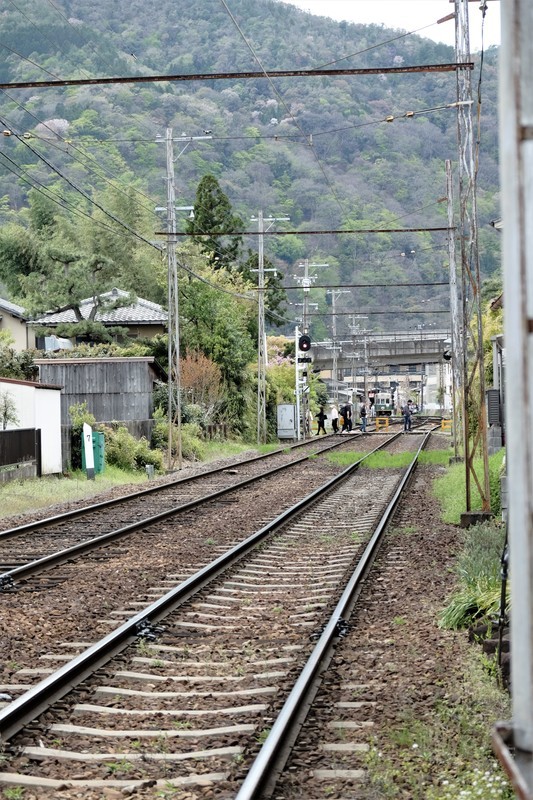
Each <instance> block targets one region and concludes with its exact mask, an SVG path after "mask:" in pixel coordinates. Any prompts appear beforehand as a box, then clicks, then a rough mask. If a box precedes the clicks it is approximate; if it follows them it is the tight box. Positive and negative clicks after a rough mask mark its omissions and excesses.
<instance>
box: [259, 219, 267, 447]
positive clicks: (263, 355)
mask: <svg viewBox="0 0 533 800" xmlns="http://www.w3.org/2000/svg"><path fill="white" fill-rule="evenodd" d="M257 229H258V231H259V245H258V252H259V262H258V270H257V272H258V283H257V287H258V290H259V292H258V294H259V296H258V305H259V308H258V325H257V444H264V443H265V442H266V438H267V436H266V427H267V423H266V362H267V352H266V333H265V256H264V236H263V232H264V227H263V212H262V211H259V213H258V215H257Z"/></svg>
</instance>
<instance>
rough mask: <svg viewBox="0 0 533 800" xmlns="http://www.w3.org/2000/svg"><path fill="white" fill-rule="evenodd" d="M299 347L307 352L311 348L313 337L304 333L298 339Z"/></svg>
mask: <svg viewBox="0 0 533 800" xmlns="http://www.w3.org/2000/svg"><path fill="white" fill-rule="evenodd" d="M298 349H299V350H301V351H302V352H304V353H307V352H308V350H310V349H311V337H310V336H308V335H307V333H304V334H302V335H301V336H300V338H299V339H298Z"/></svg>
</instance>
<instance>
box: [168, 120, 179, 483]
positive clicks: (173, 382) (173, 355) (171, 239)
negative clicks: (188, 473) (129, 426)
mask: <svg viewBox="0 0 533 800" xmlns="http://www.w3.org/2000/svg"><path fill="white" fill-rule="evenodd" d="M165 142H166V153H167V233H168V238H167V259H168V276H167V278H168V285H167V293H168V469H169V470H170V469H172V463H173V462H172V430H173V426H174V421H175V422H176V427H177V436H178V441H177V455H178V469H181V468H182V451H181V372H180V329H179V296H178V268H177V263H176V237H175V235H174V234H175V233H176V209H175V203H176V198H175V193H174V152H173V146H172V128H167V131H166V138H165ZM174 386H175V387H176V413H175V414H174V413H173V406H174V397H173V387H174Z"/></svg>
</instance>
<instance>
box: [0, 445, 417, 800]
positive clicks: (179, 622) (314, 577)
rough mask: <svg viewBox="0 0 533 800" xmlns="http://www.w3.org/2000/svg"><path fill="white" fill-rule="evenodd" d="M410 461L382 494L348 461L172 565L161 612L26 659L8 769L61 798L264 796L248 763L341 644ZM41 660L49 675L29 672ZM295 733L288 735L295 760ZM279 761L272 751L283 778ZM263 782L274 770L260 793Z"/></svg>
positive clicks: (0, 717) (127, 615)
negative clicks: (238, 535) (212, 546)
mask: <svg viewBox="0 0 533 800" xmlns="http://www.w3.org/2000/svg"><path fill="white" fill-rule="evenodd" d="M423 440H424V437H423V436H419V435H411V436H408V437H399V440H398V447H400V448H401V449H405V450H412V449H413V448H414V449H415V450H416V449H417V448H418V447H419V446H420V444H421V442H422V441H423ZM414 463H415V461H413V464H414ZM410 469H414V466H413V467H411V468H410ZM399 473H402V474H403V473H404V470H387V474H386V476H383V475H382V476H381V480H380V491H379V492H376V491H375V490H374V489H373V488H372V486H370V485H369V482H368V480H367V479H366V476H364V475H362V473H360V472H357V471H356V470H354V469H353V468H350V469H348V470H346V471H345V472H344V473H343V475H342V479H341V478H339V477H335V478H333V479H331V480H330V481H328V484H327V486H326V487H325V488H323V489H320V490H317V491H316V492H313V494H312V496H311V497H310V498H308V499H307V500H306V501H305V502H301V503H299V504H297V507H296V508H291V509H289V510H288V511H287V512H286V513H284V514H283V515H280V517H279V518H278V519H277V520H275V521H274V522H273V523H269V525H267V526H264V527H263V528H262V529H261V530H260V531H258V532H257V533H256V534H255V535H254V536H252V537H249V538H248V540H247V541H246V542H244V543H241V544H239V545H238V546H236V547H234V548H232V550H231V551H230V552H226V553H223V554H222V555H221V556H219V558H217V559H215V561H213V562H212V563H211V564H210V565H209V566H208V567H205V568H204V569H202V570H200V571H199V572H198V574H197V575H196V576H193V577H191V578H189V579H187V580H185V581H183V582H182V583H181V584H179V585H178V586H175V584H176V580H177V579H179V576H177V575H175V574H168V575H167V576H166V579H165V581H162V582H160V583H161V585H160V586H159V587H155V586H154V587H153V588H152V589H151V591H150V592H149V593H148V594H149V595H150V596H151V597H152V598H155V597H156V596H157V599H156V600H155V601H154V602H152V603H151V605H150V606H149V607H148V609H143V611H141V612H138V610H137V609H138V605H139V604H142V605H146V602H147V598H139V600H138V601H136V602H134V603H132V604H130V605H129V606H127V607H124V608H123V609H121V610H120V614H119V616H120V617H122V618H123V619H124V620H125V621H124V623H123V624H122V625H120V626H119V628H118V629H116V630H114V631H113V632H112V633H110V634H109V635H108V636H107V637H104V641H103V642H102V643H101V644H99V645H94V644H91V643H90V642H87V641H63V642H61V648H56V652H54V653H51V654H45V656H47V657H45V658H43V659H41V665H38V666H35V667H33V669H32V670H30V671H28V670H21V671H19V673H18V675H17V676H16V677H17V678H18V680H19V681H20V683H18V684H13V685H8V686H4V687H1V688H0V691H5V692H23V694H21V695H20V697H18V699H16V700H14V701H13V702H11V703H9V704H8V705H7V706H6V707H5V708H4V709H3V711H1V712H0V733H1V735H2V738H3V740H4V741H6V742H8V741H9V744H8V745H7V753H8V761H9V767H10V769H9V770H7V769H5V770H4V771H3V772H2V774H0V782H2V783H3V784H4V785H17V786H26V787H31V786H36V787H38V790H39V791H44V790H45V789H46V787H48V788H49V789H50V790H51V791H58V790H61V792H62V794H61V796H62V797H69V796H79V794H78V795H75V794H72V795H69V793H68V792H69V791H72V792H74V793H76V792H78V793H79V791H80V790H82V791H83V792H84V794H83V796H84V797H87V798H92V797H94V798H96V797H101V796H102V795H101V791H102V790H103V789H106V790H109V789H113V788H115V789H117V790H127V789H128V787H130V788H131V789H132V790H133V789H135V791H137V792H141V793H142V792H147V794H145V796H147V797H149V796H156V795H155V794H154V792H155V791H162V790H164V787H165V786H166V787H171V788H173V790H176V789H177V788H180V787H181V788H184V787H188V786H196V787H209V786H211V787H216V791H215V794H216V793H217V792H221V793H222V796H225V797H233V796H235V795H236V793H237V791H238V792H239V795H238V796H239V798H241V797H255V796H257V797H259V796H261V795H260V794H254V793H249V792H250V791H251V790H250V785H249V783H248V784H247V781H248V782H249V781H250V780H252V782H255V781H256V780H257V779H256V778H250V777H248V778H246V779H245V781H244V783H243V784H242V787H241V788H240V789H239V785H240V783H241V782H242V778H243V775H244V774H248V775H249V776H250V775H254V774H255V775H256V776H257V774H258V772H257V770H258V767H257V763H260V762H261V759H262V758H263V759H264V757H265V756H264V753H265V752H267V751H269V749H270V750H271V749H272V734H273V733H274V730H277V729H279V724H280V723H279V722H278V721H276V716H277V714H278V712H279V711H281V712H282V717H283V715H285V717H286V716H287V712H286V707H285V705H284V703H285V701H286V699H287V697H289V698H290V697H291V696H292V695H291V692H292V691H293V687H294V685H295V683H296V684H297V683H298V680H300V679H301V675H303V674H304V673H305V672H306V670H307V671H309V664H310V661H312V660H313V659H315V661H316V659H317V656H316V654H315V655H313V653H316V651H314V649H313V648H314V645H315V641H316V640H318V644H319V646H320V647H321V648H322V649H324V642H326V647H325V650H326V651H327V650H328V649H330V648H331V647H332V646H333V643H334V641H335V640H336V639H338V637H339V635H341V634H342V632H343V625H344V623H343V622H342V620H341V617H344V615H345V613H347V612H348V611H349V609H350V607H351V605H352V604H353V601H354V596H355V594H356V593H357V591H358V589H357V587H358V585H359V582H360V579H361V578H362V577H363V575H364V574H365V572H366V570H367V569H368V567H369V564H370V563H371V560H372V558H373V554H374V552H375V549H376V547H377V544H378V542H379V538H380V536H381V534H382V531H383V530H384V529H385V527H386V524H387V519H388V518H390V516H391V514H392V513H393V511H394V508H395V507H396V503H397V502H398V499H399V497H400V489H398V486H397V484H398V481H400V480H401V479H402V475H401V474H399ZM408 479H409V475H407V474H403V482H404V483H405V482H407V480H408ZM384 506H385V507H386V509H385V510H386V513H387V518H383V519H382V515H383V511H384ZM361 556H364V557H365V559H366V563H363V562H361ZM344 585H346V588H345V589H344V591H343V589H342V587H343V586H344ZM171 587H172V588H171ZM339 587H341V588H340V589H339ZM163 591H166V594H164V595H163V596H161V592H163ZM339 595H341V597H340V599H339ZM332 611H333V615H332V617H331V618H329V619H328V613H327V612H330V613H331V612H332ZM116 620H117V615H113V616H112V617H111V618H110V619H109V620H107V623H108V625H109V626H110V627H113V626H115V625H116ZM58 651H59V652H58ZM113 656H114V658H113V660H111V661H109V659H110V658H112V657H113ZM72 657H73V658H72ZM322 657H323V656H321V658H322ZM69 659H72V660H69ZM65 660H68V664H66V665H65V666H63V667H61V668H60V669H59V670H54V665H57V663H62V662H63V661H65ZM108 661H109V663H106V662H108ZM104 663H105V664H106V666H105V667H103V666H102V665H103V664H104ZM318 663H319V662H318V661H317V664H318ZM320 663H321V664H323V663H324V662H322V661H320ZM95 669H99V671H98V672H97V674H94V670H95ZM318 671H320V669H318ZM36 672H37V673H38V674H39V675H40V676H41V677H43V681H41V683H40V684H38V685H37V686H34V687H31V686H30V687H28V685H25V684H24V680H25V679H27V678H31V677H33V676H34V675H35V673H36ZM314 672H316V669H314V670H313V673H314ZM29 673H30V674H29ZM91 676H92V677H91ZM299 676H300V678H299ZM314 680H315V677H313V678H312V680H311V681H309V679H305V682H307V683H310V684H313V683H314ZM73 685H77V688H76V689H75V690H74V691H73V692H70V693H69V694H68V695H67V696H66V697H65V695H66V694H67V692H69V690H70V689H71V687H72V686H73ZM25 689H26V690H27V691H24V690H25ZM306 691H307V690H306ZM61 697H63V700H62V701H61V702H60V703H59V705H58V704H57V701H58V700H59V699H60V698H61ZM300 702H303V700H302V701H298V703H300ZM53 703H56V705H52V704H53ZM46 709H49V710H48V711H46ZM283 709H285V711H284V710H283ZM43 711H46V713H44V714H43V713H42V712H43ZM39 714H42V716H41V718H40V719H39V720H38V721H37V722H35V721H34V720H35V717H36V716H38V715H39ZM289 716H293V715H289ZM297 716H298V715H297ZM29 723H31V727H30V728H28V727H27V728H26V729H25V730H24V731H23V732H22V733H19V730H20V728H21V725H22V724H26V725H28V724H29ZM285 727H286V726H285ZM271 728H272V731H271V730H270V729H271ZM292 735H293V734H291V733H287V732H285V733H284V734H283V737H281V738H282V739H284V742H283V744H282V745H276V747H275V750H276V751H278V750H279V748H280V747H281V750H282V751H283V752H284V755H283V757H282V760H283V761H284V760H286V758H287V744H286V737H287V736H288V738H289V739H290V738H291V736H292ZM277 737H278V734H276V737H275V738H277ZM263 738H265V739H266V741H265V743H264V746H263V748H262V749H261V751H260V753H259V756H258V762H256V766H254V767H252V769H250V771H249V772H248V769H249V767H250V764H251V761H252V760H253V757H254V756H255V755H256V753H257V750H258V748H259V744H260V742H261V741H262V740H263ZM262 753H263V755H261V754H262ZM277 760H278V755H276V761H277ZM280 763H281V762H280ZM272 764H273V762H272V757H271V756H269V757H268V765H267V772H268V773H269V774H270V775H272V774H273V766H272ZM280 769H281V767H280V766H279V764H278V765H277V766H276V768H275V770H274V771H275V772H276V773H277V772H278V771H279V770H280ZM263 789H264V786H263V779H260V780H259V782H258V783H257V788H254V789H253V792H256V791H260V792H262V791H263ZM30 791H31V788H30ZM64 792H66V794H64Z"/></svg>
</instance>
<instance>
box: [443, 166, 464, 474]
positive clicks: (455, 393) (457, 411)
mask: <svg viewBox="0 0 533 800" xmlns="http://www.w3.org/2000/svg"><path fill="white" fill-rule="evenodd" d="M445 163H446V197H447V201H448V228H449V230H448V255H449V261H450V309H451V321H452V341H451V353H452V359H451V362H452V363H451V366H452V382H453V386H452V418H453V445H454V451H455V459H456V461H457V460H459V457H460V453H461V451H462V447H461V444H462V413H461V412H462V407H463V381H462V378H463V374H462V365H463V363H464V360H463V339H462V335H461V334H462V326H461V313H460V308H459V293H458V292H459V290H458V287H457V260H456V253H455V219H454V212H453V178H452V163H451V161H449V160H447V161H446V162H445Z"/></svg>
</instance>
